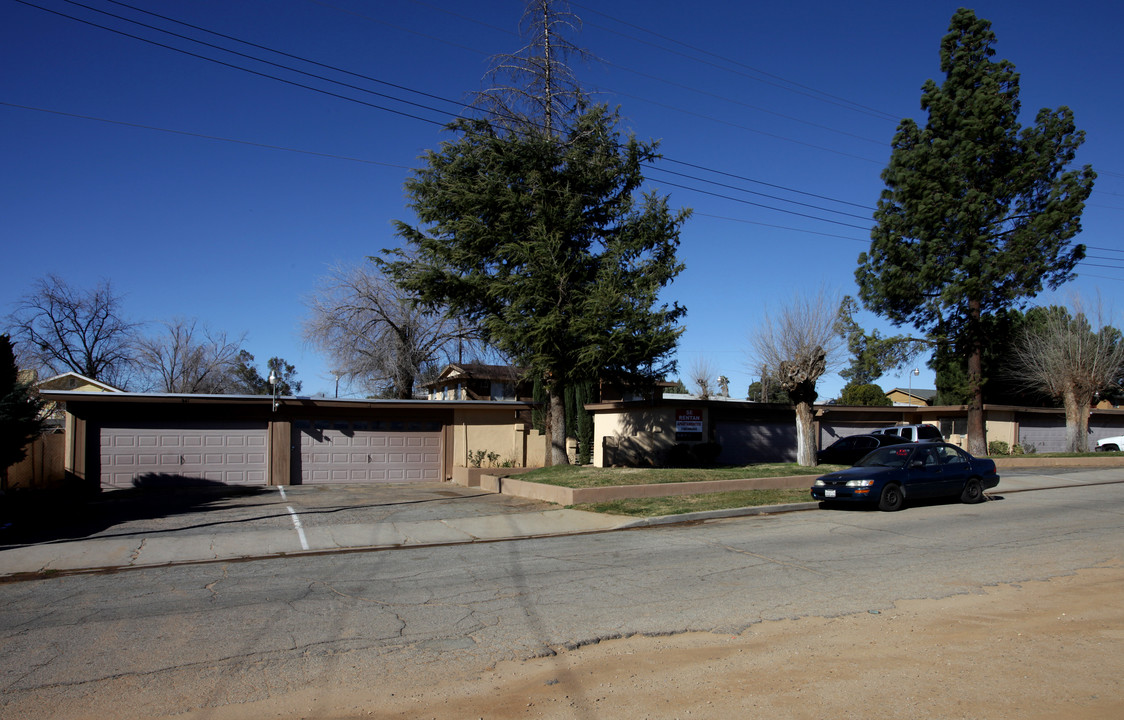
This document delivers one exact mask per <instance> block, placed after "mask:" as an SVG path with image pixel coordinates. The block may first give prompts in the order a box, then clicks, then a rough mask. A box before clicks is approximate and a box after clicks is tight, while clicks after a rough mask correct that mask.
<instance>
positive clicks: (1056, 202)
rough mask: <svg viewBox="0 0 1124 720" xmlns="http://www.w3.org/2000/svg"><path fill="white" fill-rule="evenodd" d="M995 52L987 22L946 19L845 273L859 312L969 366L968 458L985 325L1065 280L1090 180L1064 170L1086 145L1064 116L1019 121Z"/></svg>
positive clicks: (1075, 257) (979, 449)
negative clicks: (866, 246) (915, 116)
mask: <svg viewBox="0 0 1124 720" xmlns="http://www.w3.org/2000/svg"><path fill="white" fill-rule="evenodd" d="M994 43H995V34H994V33H993V32H992V31H991V23H990V22H988V21H987V20H983V19H980V18H977V17H976V16H975V14H974V13H973V12H972V11H971V10H967V9H964V8H961V9H960V10H958V11H957V12H956V14H955V15H953V17H952V22H951V25H950V28H949V33H948V34H947V35H945V37H944V39H943V40H942V41H941V70H942V71H943V72H944V74H945V80H944V83H943V84H941V85H939V86H938V85H937V84H936V82H934V81H932V80H929V81H927V82H926V83H925V85H924V86H923V91H922V95H921V108H922V109H923V110H926V111H928V114H929V119H928V123H927V124H926V125H925V127H923V128H922V127H919V126H918V125H917V123H916V122H914V121H913V120H909V119H906V120H903V121H902V122H901V124H900V125H899V126H898V132H897V134H896V135H895V137H894V142H893V152H892V155H891V157H890V163H889V165H888V166H887V167H886V169H885V170H884V171H883V173H882V179H883V180H884V181H885V183H886V189H885V190H883V191H882V197H881V199H880V200H879V202H878V209H877V210H876V212H875V220H876V221H877V225H876V226H875V228H874V229H873V231H872V232H871V245H870V251H869V252H867V253H863V254H862V255H860V256H859V267H858V269H857V270H856V272H855V278H856V280H857V282H858V285H859V296H860V298H861V299H862V301H863V303H864V304H865V305H866V307H867V308H869V309H871V310H873V311H874V312H876V313H878V314H880V315H883V316H885V317H887V318H889V319H890V320H891V321H892V322H893V323H895V324H896V325H903V324H907V323H908V324H912V325H914V326H915V327H917V328H918V329H920V330H922V331H923V332H926V333H928V334H929V336H930V338H931V339H933V340H935V341H936V342H938V343H945V344H951V345H953V346H955V347H956V348H957V350H958V351H959V352H962V353H963V354H964V355H965V356H966V358H967V372H968V378H967V384H968V390H969V393H968V394H969V401H968V443H969V451H970V452H972V453H975V454H981V455H982V454H985V453H986V450H987V438H986V437H985V434H984V423H983V383H984V380H985V375H984V368H983V364H982V358H983V345H984V342H985V335H984V332H983V329H984V327H985V324H986V320H987V319H988V318H989V317H990V316H992V315H994V314H996V313H998V312H1001V311H1003V310H1006V309H1007V308H1009V307H1012V306H1022V305H1023V304H1024V303H1025V301H1026V300H1027V299H1029V298H1031V297H1033V296H1034V295H1036V294H1037V293H1039V292H1041V291H1042V289H1043V288H1045V287H1048V288H1051V289H1052V288H1056V287H1058V286H1059V285H1061V284H1062V283H1064V282H1066V281H1068V280H1069V279H1071V278H1072V277H1073V269H1074V267H1075V265H1076V264H1077V262H1078V261H1080V260H1081V259H1082V258H1083V257H1084V255H1085V248H1084V246H1082V245H1072V244H1071V243H1070V240H1071V239H1072V238H1073V237H1074V236H1075V235H1077V233H1078V232H1079V231H1080V229H1081V212H1082V210H1083V209H1084V203H1085V200H1086V199H1087V198H1088V197H1089V194H1090V193H1091V192H1092V189H1093V180H1094V178H1095V177H1096V175H1095V173H1093V170H1092V168H1091V167H1089V166H1085V167H1084V168H1082V169H1080V170H1074V169H1072V168H1071V165H1072V164H1073V161H1074V158H1075V156H1076V152H1077V148H1078V147H1079V146H1080V145H1081V143H1082V142H1083V141H1084V139H1085V136H1084V133H1083V132H1080V131H1078V130H1077V129H1076V127H1075V125H1074V120H1073V113H1072V112H1071V111H1070V110H1069V109H1068V108H1066V107H1060V108H1058V109H1057V110H1050V109H1043V110H1040V111H1039V112H1038V115H1037V117H1036V119H1035V123H1034V125H1033V126H1030V127H1026V128H1023V127H1022V126H1021V125H1020V124H1019V121H1018V116H1019V110H1020V103H1019V76H1018V74H1017V73H1016V72H1015V68H1014V65H1012V64H1011V63H1010V62H1008V61H1006V60H1000V61H993V60H992V57H993V56H994V55H995V49H994V48H993V47H992V46H993V45H994Z"/></svg>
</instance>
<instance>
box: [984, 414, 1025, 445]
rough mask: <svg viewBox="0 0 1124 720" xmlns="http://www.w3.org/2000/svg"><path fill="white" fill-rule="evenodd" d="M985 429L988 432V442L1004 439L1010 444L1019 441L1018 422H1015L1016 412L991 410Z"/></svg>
mask: <svg viewBox="0 0 1124 720" xmlns="http://www.w3.org/2000/svg"><path fill="white" fill-rule="evenodd" d="M984 431H985V432H986V434H987V441H988V442H991V441H993V440H1002V441H1003V442H1005V443H1007V444H1008V445H1014V444H1016V443H1017V442H1018V441H1019V440H1018V432H1017V431H1018V423H1016V422H1015V413H1013V412H1011V411H1002V410H991V411H989V412H988V413H987V422H986V423H985V427H984Z"/></svg>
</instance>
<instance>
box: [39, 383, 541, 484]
mask: <svg viewBox="0 0 1124 720" xmlns="http://www.w3.org/2000/svg"><path fill="white" fill-rule="evenodd" d="M43 395H44V397H46V398H47V399H48V400H51V401H54V402H58V403H65V407H66V449H65V454H64V460H63V463H64V466H65V468H66V472H67V475H68V477H70V478H72V479H74V480H77V481H78V482H80V483H83V484H85V485H87V486H90V487H94V486H96V487H101V488H124V487H137V486H144V485H158V484H159V485H173V486H174V485H176V484H203V483H215V484H224V485H302V484H316V483H407V482H442V481H445V480H448V479H449V478H450V477H451V475H452V468H453V467H455V466H466V465H468V464H469V455H470V453H474V452H477V451H485V452H491V453H494V454H495V455H496V456H497V457H499V458H500V459H502V460H503V461H507V462H509V463H510V464H512V465H516V466H521V467H522V466H535V465H541V464H542V458H543V456H544V453H545V438H543V437H542V436H541V435H540V434H539V433H537V432H536V431H534V430H533V429H531V428H530V424H529V422H528V419H529V410H530V405H528V404H526V403H521V402H513V401H495V402H479V401H428V400H415V401H409V400H406V401H402V400H334V399H325V398H302V397H284V398H279V399H278V400H277V402H276V404H275V403H274V400H273V398H271V397H262V396H257V395H183V394H150V393H113V394H112V395H110V394H97V395H95V394H92V393H81V392H62V391H49V392H44V393H43Z"/></svg>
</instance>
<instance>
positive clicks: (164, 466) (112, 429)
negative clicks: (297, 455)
mask: <svg viewBox="0 0 1124 720" xmlns="http://www.w3.org/2000/svg"><path fill="white" fill-rule="evenodd" d="M100 435H101V438H100V445H101V451H100V453H99V455H100V459H101V482H102V484H103V485H108V486H111V487H132V486H134V485H135V484H137V483H138V482H143V481H144V479H145V478H146V477H149V476H164V477H181V478H183V479H184V482H185V483H186V482H190V481H191V480H204V481H210V482H216V483H224V484H235V485H247V484H248V485H264V484H266V482H267V479H268V467H267V465H268V457H267V452H266V450H267V447H268V439H267V431H266V424H265V423H223V424H218V425H216V424H213V423H206V424H204V423H195V424H191V423H187V424H178V423H177V424H172V423H162V424H156V423H152V424H148V425H143V426H137V425H119V426H118V425H106V426H103V427H102V428H101V430H100Z"/></svg>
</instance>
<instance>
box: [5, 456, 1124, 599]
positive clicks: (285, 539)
mask: <svg viewBox="0 0 1124 720" xmlns="http://www.w3.org/2000/svg"><path fill="white" fill-rule="evenodd" d="M810 480H811V479H809V482H810ZM1122 482H1124V470H1122V469H1119V468H1116V469H1106V470H1096V471H1088V470H1083V471H1081V472H1067V471H1065V470H1063V469H1056V468H1048V469H1047V468H1042V469H1040V471H1039V472H1035V473H1030V472H1021V473H1014V474H1010V475H1007V476H1004V477H1003V478H1002V479H1001V480H1000V483H999V486H998V487H997V488H995V489H994V490H992V491H990V493H989V494H994V495H998V494H1005V493H1017V492H1026V491H1030V490H1046V489H1055V488H1065V487H1076V486H1081V485H1092V484H1102V483H1122ZM818 507H819V504H818V503H815V502H806V503H793V504H789V505H770V506H762V507H748V508H732V509H728V510H714V511H706V512H697V513H689V514H686V515H670V516H664V517H656V518H633V517H623V516H619V515H604V514H600V513H591V512H583V511H580V510H567V509H548V510H535V511H529V512H527V511H512V512H508V513H504V514H498V515H487V516H474V517H459V518H448V519H427V520H417V521H406V522H393V521H389V522H387V521H382V522H369V523H346V524H337V525H331V526H325V527H307V528H306V527H303V526H302V524H301V522H300V521H299V519H297V518H294V524H293V527H291V528H286V529H283V530H282V529H269V530H246V531H242V532H203V533H187V532H170V533H166V534H153V535H151V536H149V535H131V536H122V537H111V538H100V537H91V538H87V539H81V540H54V541H48V542H42V543H35V544H27V545H16V546H9V547H6V548H0V578H9V579H19V578H21V577H41V576H43V575H45V574H46V575H49V574H55V573H75V572H97V571H106V570H121V569H130V568H146V567H148V568H151V567H161V566H168V565H179V564H190V563H208V562H216V561H228V560H240V559H258V558H270V557H283V556H296V555H310V554H320V553H338V552H347V551H360V550H380V549H391V548H406V547H421V546H432V545H454V544H466V543H477V542H494V541H501V540H512V539H520V538H537V537H552V536H558V535H578V534H586V533H601V532H609V531H613V530H624V529H628V528H638V527H650V526H655V525H666V524H675V523H685V522H697V521H701V520H710V519H716V518H727V517H739V516H747V515H760V514H775V513H780V512H793V511H797V510H809V509H816V508H818Z"/></svg>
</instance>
